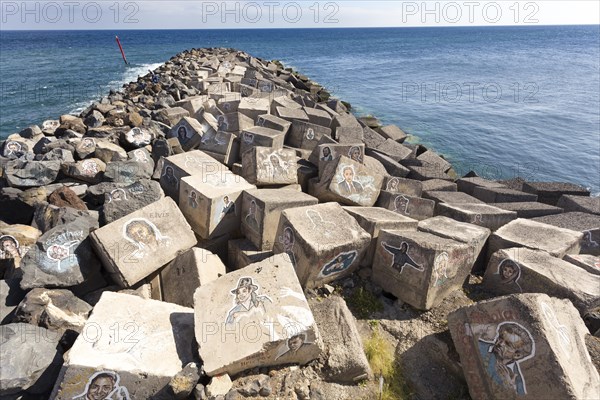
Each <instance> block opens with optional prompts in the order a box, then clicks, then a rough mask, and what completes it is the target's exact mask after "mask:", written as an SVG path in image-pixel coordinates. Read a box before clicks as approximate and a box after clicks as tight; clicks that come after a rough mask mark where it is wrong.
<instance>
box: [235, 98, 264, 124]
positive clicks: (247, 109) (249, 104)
mask: <svg viewBox="0 0 600 400" xmlns="http://www.w3.org/2000/svg"><path fill="white" fill-rule="evenodd" d="M238 111H239V112H240V113H241V114H243V115H245V116H247V117H249V118H250V119H251V120H252V121H256V120H257V119H258V117H259V116H260V115H263V114H269V112H270V111H271V100H270V99H269V98H256V97H242V100H241V101H240V105H239V107H238Z"/></svg>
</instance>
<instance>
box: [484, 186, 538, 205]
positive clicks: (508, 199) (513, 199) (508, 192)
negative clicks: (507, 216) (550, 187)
mask: <svg viewBox="0 0 600 400" xmlns="http://www.w3.org/2000/svg"><path fill="white" fill-rule="evenodd" d="M473 197H476V198H478V199H479V200H481V201H483V202H485V203H517V202H519V203H522V202H526V201H531V202H535V201H537V195H535V194H531V193H525V192H521V191H519V190H514V189H509V188H498V187H492V188H489V187H483V186H477V187H474V188H473Z"/></svg>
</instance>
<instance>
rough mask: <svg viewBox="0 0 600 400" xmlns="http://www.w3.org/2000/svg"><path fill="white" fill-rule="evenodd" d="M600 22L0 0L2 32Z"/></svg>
mask: <svg viewBox="0 0 600 400" xmlns="http://www.w3.org/2000/svg"><path fill="white" fill-rule="evenodd" d="M562 24H600V1H597V0H590V1H588V0H572V1H570V0H569V1H567V0H564V1H563V0H538V1H517V0H496V1H487V0H480V1H475V0H464V1H463V0H458V1H444V0H441V1H396V0H388V1H347V0H342V1H327V0H325V1H316V0H310V1H285V0H284V1H270V0H266V1H248V0H242V1H196V0H186V1H154V0H141V1H140V0H138V1H116V0H110V1H102V0H96V1H81V0H58V1H29V2H23V1H1V2H0V29H3V30H11V29H25V30H32V29H117V30H121V29H224V28H328V27H329V28H341V27H367V26H368V27H377V26H396V27H414V26H497V25H562Z"/></svg>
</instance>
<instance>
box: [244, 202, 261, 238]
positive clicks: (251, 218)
mask: <svg viewBox="0 0 600 400" xmlns="http://www.w3.org/2000/svg"><path fill="white" fill-rule="evenodd" d="M259 211H260V209H259V208H258V205H257V204H256V201H254V200H250V204H249V205H248V214H246V216H245V217H244V222H245V223H246V225H247V226H248V227H249V228H250V229H252V230H253V231H255V232H257V233H258V232H260V218H259V216H258V215H257V214H258V213H259Z"/></svg>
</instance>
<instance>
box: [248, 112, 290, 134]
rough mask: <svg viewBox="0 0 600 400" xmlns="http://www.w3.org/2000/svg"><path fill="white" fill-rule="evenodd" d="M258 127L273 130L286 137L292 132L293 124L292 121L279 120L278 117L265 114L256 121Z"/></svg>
mask: <svg viewBox="0 0 600 400" xmlns="http://www.w3.org/2000/svg"><path fill="white" fill-rule="evenodd" d="M256 126H260V127H263V128H268V129H273V130H276V131H279V132H282V133H283V134H284V135H286V134H287V133H288V131H289V130H290V127H291V126H292V123H291V121H286V120H285V119H283V118H279V117H278V116H276V115H271V114H263V115H259V116H258V119H257V120H256Z"/></svg>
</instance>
